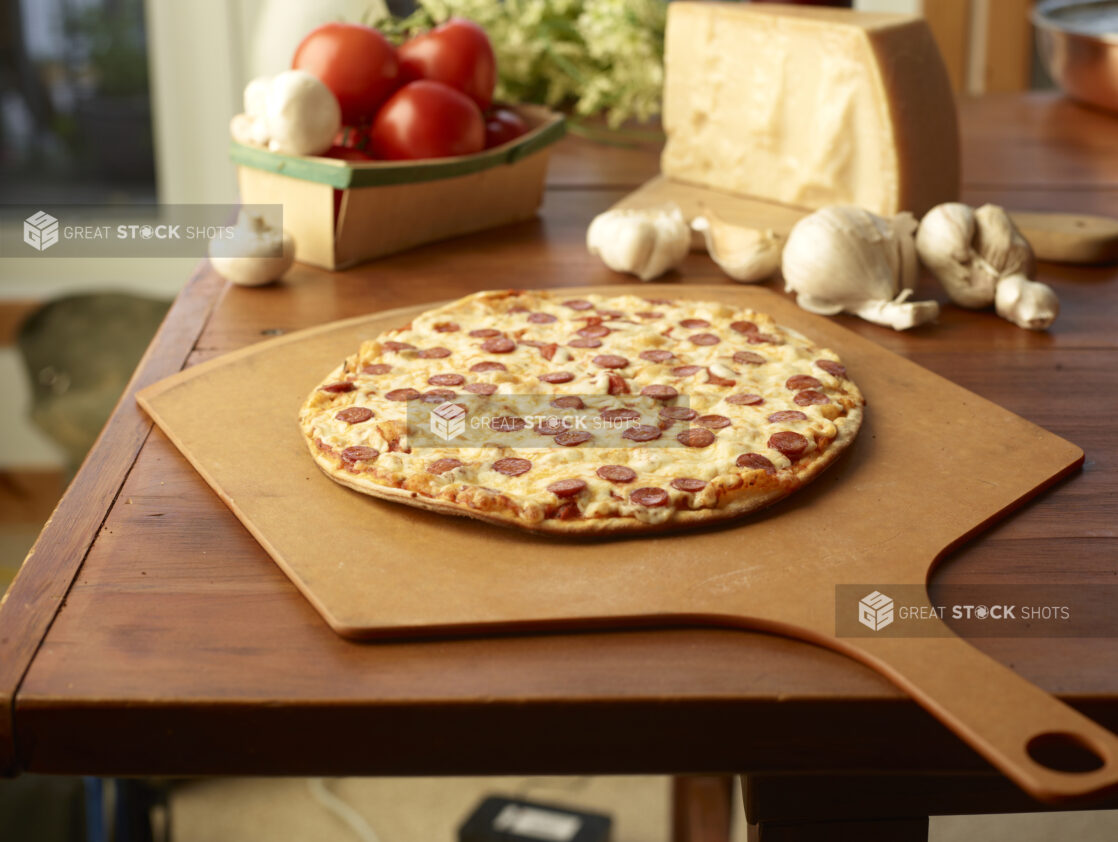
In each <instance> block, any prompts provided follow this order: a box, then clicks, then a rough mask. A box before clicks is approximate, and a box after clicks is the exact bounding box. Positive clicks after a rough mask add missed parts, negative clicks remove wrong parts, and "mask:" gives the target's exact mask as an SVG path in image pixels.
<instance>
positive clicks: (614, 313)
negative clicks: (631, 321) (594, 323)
mask: <svg viewBox="0 0 1118 842" xmlns="http://www.w3.org/2000/svg"><path fill="white" fill-rule="evenodd" d="M598 314H599V315H600V316H602V317H603V318H606V319H620V318H621V317H622V316H624V315H625V314H624V313H622V312H621V311H620V310H603V309H602V308H601V307H599V308H598Z"/></svg>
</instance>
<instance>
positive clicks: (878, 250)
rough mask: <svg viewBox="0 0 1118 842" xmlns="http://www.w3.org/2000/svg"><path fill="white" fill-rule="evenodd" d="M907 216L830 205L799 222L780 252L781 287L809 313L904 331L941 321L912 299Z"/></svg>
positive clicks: (935, 308) (935, 311) (913, 267)
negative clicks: (847, 317) (844, 316)
mask: <svg viewBox="0 0 1118 842" xmlns="http://www.w3.org/2000/svg"><path fill="white" fill-rule="evenodd" d="M915 229H916V220H915V219H914V218H913V216H912V214H909V213H901V214H898V215H897V216H894V217H892V218H890V219H886V218H883V217H880V216H877V215H876V214H873V213H870V212H869V211H867V210H864V209H863V208H857V207H847V206H841V205H835V206H831V207H827V208H823V209H822V210H818V211H816V212H815V213H813V214H811V215H810V216H807V217H805V218H803V219H801V220H800V221H799V222H797V223H796V225H795V227H794V228H793V229H792V232H791V233H790V234H789V235H788V242H787V244H786V245H785V246H784V256H783V267H782V268H783V272H784V282H785V289H786V290H787V291H788V292H795V293H796V303H797V304H799V305H800V306H801V307H803V308H804V309H805V310H810V311H811V312H813V313H820V314H822V315H826V316H831V315H834V314H836V313H842V312H846V313H852V314H854V315H856V316H860V317H861V318H863V319H866V320H867V321H871V322H874V323H876V324H880V325H885V326H887V327H891V328H893V329H894V330H907V329H908V328H911V327H915V326H917V325H921V324H925V323H926V322H930V321H933V320H934V319H935V318H936V317H937V316H938V315H939V304H937V303H936V302H935V301H909V300H908V299H909V298H910V297H911V296H912V290H913V288H914V287H915V285H916V279H917V274H918V261H917V259H916V244H915V241H914V238H913V231H915Z"/></svg>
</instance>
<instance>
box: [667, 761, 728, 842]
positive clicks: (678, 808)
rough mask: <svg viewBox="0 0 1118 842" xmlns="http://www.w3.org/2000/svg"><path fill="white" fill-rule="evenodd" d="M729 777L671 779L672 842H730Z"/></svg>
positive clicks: (681, 777)
mask: <svg viewBox="0 0 1118 842" xmlns="http://www.w3.org/2000/svg"><path fill="white" fill-rule="evenodd" d="M733 789H734V778H733V776H732V775H677V776H675V777H674V778H672V842H729V839H730V817H731V811H732V810H733V809H734V807H733V805H734V799H733Z"/></svg>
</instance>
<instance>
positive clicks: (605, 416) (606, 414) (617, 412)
mask: <svg viewBox="0 0 1118 842" xmlns="http://www.w3.org/2000/svg"><path fill="white" fill-rule="evenodd" d="M601 416H602V420H603V421H609V422H610V423H613V422H614V421H636V420H637V419H638V418H640V417H641V414H640V413H639V412H637V411H636V410H635V409H603V410H602V412H601Z"/></svg>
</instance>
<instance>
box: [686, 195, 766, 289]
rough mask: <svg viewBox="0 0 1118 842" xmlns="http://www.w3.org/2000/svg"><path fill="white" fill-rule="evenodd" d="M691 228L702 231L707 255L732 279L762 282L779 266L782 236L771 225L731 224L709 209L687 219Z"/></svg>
mask: <svg viewBox="0 0 1118 842" xmlns="http://www.w3.org/2000/svg"><path fill="white" fill-rule="evenodd" d="M691 228H692V230H694V231H700V232H701V233H702V235H703V239H704V240H705V241H706V247H707V254H709V255H710V257H711V259H712V260H713V261H714V262H715V263H717V264H718V265H719V266H720V267H721V268H722V271H723V272H725V273H726V274H727V275H729V276H730V277H731V278H733V279H734V280H735V281H741V282H743V283H751V282H753V281H763V280H764V279H765V278H768V277H771V276H772V275H774V274H775V273H776V270H777V269H779V268H780V252H781V249H782V248H783V247H784V238H783V237H781V236H780V235H779V234H777V233H776V232H775V231H773V230H772V229H771V228H764V229H761V228H746V227H744V226H741V225H732V224H731V223H729V222H726V221H725V220H724V219H722V218H721V217H719V216H718V215H717V214H716V213H715V212H714V211H712V210H709V209H708V210H704V211H703V213H702V215H701V216H697V217H695V218H694V219H692V220H691Z"/></svg>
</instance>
